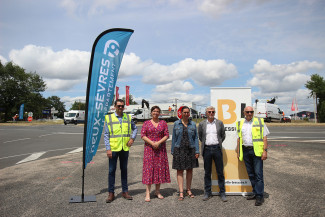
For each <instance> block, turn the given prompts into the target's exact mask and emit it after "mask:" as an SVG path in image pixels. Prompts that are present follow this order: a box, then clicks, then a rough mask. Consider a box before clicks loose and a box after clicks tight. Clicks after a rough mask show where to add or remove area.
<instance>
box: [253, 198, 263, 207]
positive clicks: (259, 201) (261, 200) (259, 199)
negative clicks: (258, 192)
mask: <svg viewBox="0 0 325 217" xmlns="http://www.w3.org/2000/svg"><path fill="white" fill-rule="evenodd" d="M263 202H264V198H262V197H257V198H256V201H255V206H261V205H262V204H263Z"/></svg>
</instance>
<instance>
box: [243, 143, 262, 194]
mask: <svg viewBox="0 0 325 217" xmlns="http://www.w3.org/2000/svg"><path fill="white" fill-rule="evenodd" d="M243 157H244V162H245V166H246V170H247V174H248V177H249V180H250V181H251V183H252V187H253V193H254V194H255V195H256V197H260V198H263V195H264V181H263V161H262V159H261V157H257V156H255V153H254V149H247V148H244V147H243Z"/></svg>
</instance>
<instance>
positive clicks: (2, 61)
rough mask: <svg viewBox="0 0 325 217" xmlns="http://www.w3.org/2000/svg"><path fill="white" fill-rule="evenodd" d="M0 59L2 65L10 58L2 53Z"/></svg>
mask: <svg viewBox="0 0 325 217" xmlns="http://www.w3.org/2000/svg"><path fill="white" fill-rule="evenodd" d="M0 61H1V64H2V65H4V64H6V63H7V62H8V60H7V59H6V58H4V57H3V56H1V55H0Z"/></svg>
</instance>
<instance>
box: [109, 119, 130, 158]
mask: <svg viewBox="0 0 325 217" xmlns="http://www.w3.org/2000/svg"><path fill="white" fill-rule="evenodd" d="M105 121H106V123H107V126H108V130H109V143H110V146H111V151H114V152H117V151H121V150H122V148H123V150H124V151H128V150H129V149H130V148H129V146H127V144H128V142H129V140H130V136H131V134H130V132H131V130H132V129H131V117H130V116H129V115H127V114H125V113H123V117H122V124H120V122H119V120H118V118H117V117H116V115H115V114H114V113H113V114H109V115H105Z"/></svg>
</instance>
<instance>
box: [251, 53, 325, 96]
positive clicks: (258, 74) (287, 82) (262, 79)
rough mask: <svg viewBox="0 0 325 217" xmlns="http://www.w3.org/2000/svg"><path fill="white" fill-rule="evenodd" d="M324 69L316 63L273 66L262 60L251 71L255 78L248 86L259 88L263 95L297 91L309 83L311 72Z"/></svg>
mask: <svg viewBox="0 0 325 217" xmlns="http://www.w3.org/2000/svg"><path fill="white" fill-rule="evenodd" d="M323 68H324V65H323V64H321V63H318V62H316V61H313V62H310V61H307V60H305V61H300V62H293V63H290V64H282V65H272V64H271V63H270V62H269V61H267V60H263V59H260V60H258V61H257V63H256V64H255V65H254V68H253V69H252V70H251V72H252V74H253V76H254V77H253V78H252V79H250V80H249V81H248V82H247V84H248V86H256V87H258V88H259V89H260V90H261V92H262V93H270V92H283V91H296V90H298V89H299V88H301V87H303V86H304V84H305V83H306V82H307V80H308V79H309V75H307V73H308V72H309V71H310V70H320V69H323Z"/></svg>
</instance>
